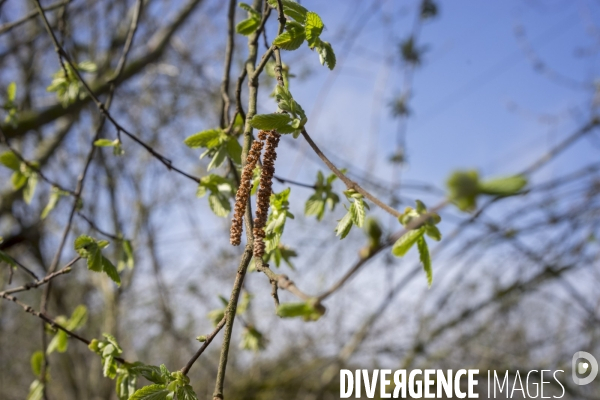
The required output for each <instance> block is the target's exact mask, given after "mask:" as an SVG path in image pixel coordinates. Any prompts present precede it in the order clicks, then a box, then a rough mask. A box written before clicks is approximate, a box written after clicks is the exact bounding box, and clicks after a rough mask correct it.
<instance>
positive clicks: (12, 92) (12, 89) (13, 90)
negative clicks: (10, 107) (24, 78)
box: [6, 82, 17, 103]
mask: <svg viewBox="0 0 600 400" xmlns="http://www.w3.org/2000/svg"><path fill="white" fill-rule="evenodd" d="M6 95H7V97H8V101H9V102H11V103H12V102H14V101H15V98H16V97H17V84H16V83H15V82H11V83H9V84H8V87H7V88H6Z"/></svg>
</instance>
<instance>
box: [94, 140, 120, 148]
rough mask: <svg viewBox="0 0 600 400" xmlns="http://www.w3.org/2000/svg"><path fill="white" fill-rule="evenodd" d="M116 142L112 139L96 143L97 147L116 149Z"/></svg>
mask: <svg viewBox="0 0 600 400" xmlns="http://www.w3.org/2000/svg"><path fill="white" fill-rule="evenodd" d="M115 144H116V141H114V140H110V139H98V140H96V141H95V142H94V146H96V147H114V145H115Z"/></svg>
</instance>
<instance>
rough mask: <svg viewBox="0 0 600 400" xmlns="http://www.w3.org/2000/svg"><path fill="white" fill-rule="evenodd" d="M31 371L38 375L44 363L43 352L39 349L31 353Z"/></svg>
mask: <svg viewBox="0 0 600 400" xmlns="http://www.w3.org/2000/svg"><path fill="white" fill-rule="evenodd" d="M30 362H31V371H32V372H33V374H34V375H35V376H40V374H41V373H42V366H43V365H44V352H43V351H41V350H38V351H36V352H35V353H33V354H32V355H31V360H30Z"/></svg>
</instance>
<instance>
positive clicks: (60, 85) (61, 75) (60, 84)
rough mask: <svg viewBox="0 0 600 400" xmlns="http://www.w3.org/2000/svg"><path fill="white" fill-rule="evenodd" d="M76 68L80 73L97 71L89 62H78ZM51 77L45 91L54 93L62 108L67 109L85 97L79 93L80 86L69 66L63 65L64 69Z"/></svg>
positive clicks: (82, 93) (94, 65)
mask: <svg viewBox="0 0 600 400" xmlns="http://www.w3.org/2000/svg"><path fill="white" fill-rule="evenodd" d="M76 68H77V70H78V71H81V72H96V70H97V67H96V64H94V63H93V62H91V61H83V62H80V63H79V64H77V66H76ZM65 70H66V73H65ZM52 77H53V79H52V82H51V83H50V86H48V87H47V88H46V90H47V91H48V92H55V93H56V98H57V99H58V101H59V102H60V103H61V104H62V106H63V107H67V106H68V105H69V104H71V103H73V102H75V101H76V100H78V99H80V98H83V97H84V96H85V93H84V92H82V91H81V88H82V84H81V82H80V80H79V78H78V77H77V74H76V73H75V71H74V70H73V68H72V67H71V65H70V64H68V63H65V64H64V68H60V69H59V70H58V71H57V72H56V73H55V74H54V75H53V76H52Z"/></svg>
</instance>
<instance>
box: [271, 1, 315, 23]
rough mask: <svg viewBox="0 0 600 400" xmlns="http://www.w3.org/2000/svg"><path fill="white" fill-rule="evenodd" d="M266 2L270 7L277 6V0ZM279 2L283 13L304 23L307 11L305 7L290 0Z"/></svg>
mask: <svg viewBox="0 0 600 400" xmlns="http://www.w3.org/2000/svg"><path fill="white" fill-rule="evenodd" d="M268 2H269V5H270V6H271V7H273V8H277V0H268ZM281 3H282V4H283V13H284V14H285V15H287V16H289V17H291V18H293V19H295V20H296V22H299V23H301V24H303V23H304V21H305V20H306V13H307V12H308V10H307V9H306V8H304V7H302V6H301V5H300V4H298V3H296V2H295V1H291V0H282V1H281Z"/></svg>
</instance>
